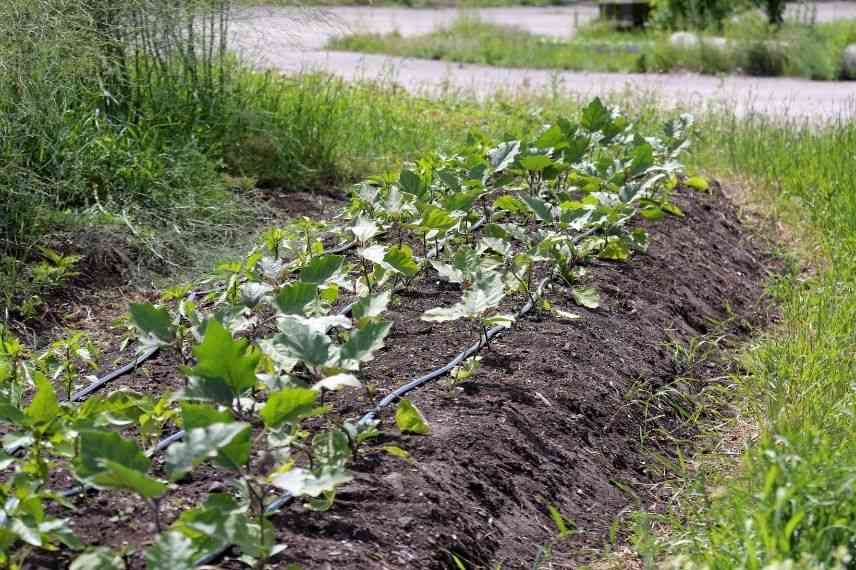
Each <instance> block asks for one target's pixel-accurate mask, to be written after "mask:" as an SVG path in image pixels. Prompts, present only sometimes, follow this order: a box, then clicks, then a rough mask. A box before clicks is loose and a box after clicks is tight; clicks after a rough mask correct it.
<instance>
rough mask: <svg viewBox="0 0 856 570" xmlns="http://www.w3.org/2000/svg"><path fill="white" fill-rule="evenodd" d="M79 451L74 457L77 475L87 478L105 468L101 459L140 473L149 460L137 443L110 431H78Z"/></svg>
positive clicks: (145, 469) (143, 471) (146, 468)
mask: <svg viewBox="0 0 856 570" xmlns="http://www.w3.org/2000/svg"><path fill="white" fill-rule="evenodd" d="M79 449H80V453H79V454H78V455H77V457H75V459H74V470H75V472H76V473H77V476H78V477H81V478H84V479H89V478H91V477H94V476H95V475H97V474H99V473H101V472H103V471H104V470H105V469H104V467H103V466H102V465H101V464H100V462H101V461H112V462H114V463H117V464H119V465H123V466H125V467H128V468H129V469H133V470H135V471H139V472H140V473H146V472H147V471H148V470H149V467H150V465H151V462H150V461H149V459H148V458H147V457H146V456H145V455H144V454H143V452H142V451H140V448H139V447H137V444H136V443H134V442H133V441H131V440H128V439H125V438H123V437H122V436H120V435H119V434H117V433H114V432H111V431H95V430H83V431H81V432H80V441H79Z"/></svg>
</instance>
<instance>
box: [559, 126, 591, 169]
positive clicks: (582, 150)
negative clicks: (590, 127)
mask: <svg viewBox="0 0 856 570" xmlns="http://www.w3.org/2000/svg"><path fill="white" fill-rule="evenodd" d="M590 144H591V138H589V137H588V136H586V135H583V134H579V135H577V134H572V135H570V136H569V137H568V146H567V147H566V148H564V149H562V160H564V162H565V164H568V165H571V164H576V163H577V162H579V161H581V160H582V159H583V157H584V156H585V155H586V151H588V148H589V145H590Z"/></svg>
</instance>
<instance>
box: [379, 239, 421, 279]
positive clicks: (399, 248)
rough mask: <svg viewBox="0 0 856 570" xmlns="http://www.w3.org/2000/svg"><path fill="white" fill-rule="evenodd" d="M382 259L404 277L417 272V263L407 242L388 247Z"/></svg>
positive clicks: (411, 275)
mask: <svg viewBox="0 0 856 570" xmlns="http://www.w3.org/2000/svg"><path fill="white" fill-rule="evenodd" d="M383 260H384V261H385V262H386V263H388V264H389V265H390V267H392V268H393V269H394V270H395V271H397V272H398V273H401V274H402V275H404V276H405V277H413V276H414V275H416V274H417V273H419V264H417V263H416V260H415V259H413V250H412V249H411V248H410V246H409V245H407V244H402V245H394V246H392V247H390V248H389V251H387V252H386V255H384V256H383Z"/></svg>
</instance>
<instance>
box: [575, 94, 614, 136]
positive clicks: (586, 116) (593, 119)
mask: <svg viewBox="0 0 856 570" xmlns="http://www.w3.org/2000/svg"><path fill="white" fill-rule="evenodd" d="M610 123H612V115H611V113H610V112H609V109H607V108H606V105H604V104H603V101H601V100H600V97H595V98H594V100H592V102H591V103H589V104H588V105H587V106H586V107H585V108H584V109H583V112H582V116H581V118H580V125H581V126H582V127H583V128H585V129H588V130H589V131H591V132H595V131H604V130H605V129H606V128H607V127H609V125H610Z"/></svg>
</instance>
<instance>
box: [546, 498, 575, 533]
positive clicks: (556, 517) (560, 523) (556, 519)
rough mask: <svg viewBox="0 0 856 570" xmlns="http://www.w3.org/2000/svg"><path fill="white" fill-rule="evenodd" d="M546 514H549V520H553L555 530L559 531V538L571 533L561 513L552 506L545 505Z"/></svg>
mask: <svg viewBox="0 0 856 570" xmlns="http://www.w3.org/2000/svg"><path fill="white" fill-rule="evenodd" d="M547 512H549V513H550V518H551V519H552V520H553V524H554V525H556V530H558V531H559V538H565V537H566V536H568V535H569V534H570V533H571V531H570V529H569V528H568V525H567V523H566V522H565V518H564V517H563V516H562V513H560V512H559V509H557V508H556V507H555V506H553V505H547Z"/></svg>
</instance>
